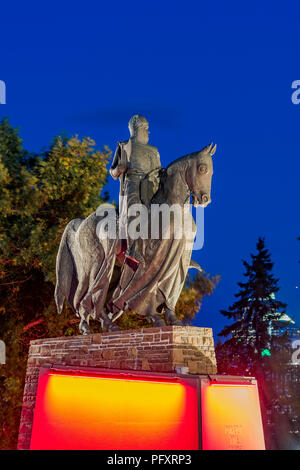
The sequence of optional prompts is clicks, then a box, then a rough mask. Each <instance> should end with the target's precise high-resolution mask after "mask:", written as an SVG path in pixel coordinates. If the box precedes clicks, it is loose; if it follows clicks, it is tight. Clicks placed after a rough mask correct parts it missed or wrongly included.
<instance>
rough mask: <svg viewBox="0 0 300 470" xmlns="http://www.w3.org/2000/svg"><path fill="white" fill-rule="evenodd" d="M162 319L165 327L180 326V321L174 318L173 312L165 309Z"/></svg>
mask: <svg viewBox="0 0 300 470" xmlns="http://www.w3.org/2000/svg"><path fill="white" fill-rule="evenodd" d="M164 317H165V321H166V324H167V325H174V326H182V321H181V320H179V318H177V317H176V315H175V312H174V310H171V309H169V308H166V309H165V312H164Z"/></svg>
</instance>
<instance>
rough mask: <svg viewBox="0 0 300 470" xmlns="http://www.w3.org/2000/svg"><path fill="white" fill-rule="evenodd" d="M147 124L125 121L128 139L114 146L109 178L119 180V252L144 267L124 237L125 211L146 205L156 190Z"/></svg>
mask: <svg viewBox="0 0 300 470" xmlns="http://www.w3.org/2000/svg"><path fill="white" fill-rule="evenodd" d="M148 128H149V124H148V121H147V119H146V118H145V117H143V116H140V115H138V114H135V115H134V116H133V117H132V118H131V119H130V121H129V131H130V139H129V140H127V141H125V142H118V145H117V148H116V151H115V155H114V158H113V162H112V165H111V168H110V174H111V176H112V177H113V178H114V179H117V178H119V179H120V197H119V223H120V238H121V239H126V240H127V247H126V248H125V247H124V246H123V244H122V249H121V251H122V252H125V251H126V253H125V256H126V257H127V258H129V259H131V260H133V261H134V262H135V263H137V264H139V263H144V259H143V256H142V254H141V253H140V252H139V250H138V246H137V243H135V240H132V239H131V238H130V236H129V234H128V223H129V220H128V216H127V214H128V209H129V207H130V206H132V205H133V204H146V205H148V204H149V202H150V200H151V198H152V196H153V195H154V194H155V192H156V191H157V189H158V185H159V171H160V169H161V163H160V156H159V153H158V150H157V147H154V146H153V145H149V144H148V141H149V130H148Z"/></svg>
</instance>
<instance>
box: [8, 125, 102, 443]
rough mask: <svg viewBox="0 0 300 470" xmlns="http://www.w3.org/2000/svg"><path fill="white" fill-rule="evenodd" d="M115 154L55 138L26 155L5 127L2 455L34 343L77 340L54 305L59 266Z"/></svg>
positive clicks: (88, 142) (73, 323) (66, 315)
mask: <svg viewBox="0 0 300 470" xmlns="http://www.w3.org/2000/svg"><path fill="white" fill-rule="evenodd" d="M109 157H110V151H109V150H108V149H107V148H105V149H104V150H103V151H101V152H100V151H96V150H95V142H94V141H93V140H92V139H90V138H83V139H82V140H80V139H79V138H78V137H77V136H75V137H73V138H71V139H66V138H64V139H63V138H60V137H58V138H56V139H55V141H54V143H53V144H52V145H51V147H50V149H49V150H48V151H46V152H44V153H43V154H41V155H30V154H29V153H28V152H26V151H25V150H24V149H23V148H22V141H21V139H20V137H19V136H18V131H17V130H16V129H13V128H12V127H11V126H10V125H9V124H8V122H7V120H4V121H2V122H1V123H0V208H1V213H0V338H1V339H2V340H3V341H5V343H6V347H7V351H6V352H7V354H6V355H7V363H6V365H4V366H0V443H1V448H3V449H11V448H14V447H15V445H16V439H17V434H18V423H19V415H20V409H21V403H22V394H23V386H24V383H23V382H24V373H25V367H26V360H27V350H28V345H29V342H30V340H32V339H36V338H42V337H53V336H61V335H72V334H78V320H77V319H75V318H74V315H73V314H72V313H71V312H70V309H69V308H68V307H65V308H64V310H63V312H62V314H61V315H60V316H58V315H57V313H56V308H55V304H54V300H53V291H54V282H55V259H56V254H57V249H58V245H59V241H60V238H61V235H62V233H63V230H64V228H65V226H66V224H67V223H68V222H69V221H70V220H71V219H74V218H76V217H86V216H87V215H89V214H90V213H91V212H93V211H94V210H96V208H97V207H98V205H99V204H100V203H101V202H103V198H101V197H100V193H101V191H102V189H103V186H104V185H105V183H106V178H107V169H106V165H107V163H108V160H109Z"/></svg>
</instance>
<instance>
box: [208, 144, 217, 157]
mask: <svg viewBox="0 0 300 470" xmlns="http://www.w3.org/2000/svg"><path fill="white" fill-rule="evenodd" d="M211 145H212V144H211ZM216 150H217V144H215V145H214V146H213V148H211V149H210V150H209V153H210V156H211V157H212V156H213V155H214V154H215V153H216Z"/></svg>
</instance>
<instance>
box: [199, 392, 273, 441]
mask: <svg viewBox="0 0 300 470" xmlns="http://www.w3.org/2000/svg"><path fill="white" fill-rule="evenodd" d="M201 396H202V407H201V409H202V446H203V449H206V450H216V449H218V450H230V449H234V450H264V449H265V442H264V435H263V429H262V421H261V414H260V405H259V398H258V392H257V386H256V385H250V384H249V385H248V384H244V385H243V384H240V385H237V384H232V385H230V384H212V385H208V386H203V387H202V392H201Z"/></svg>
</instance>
